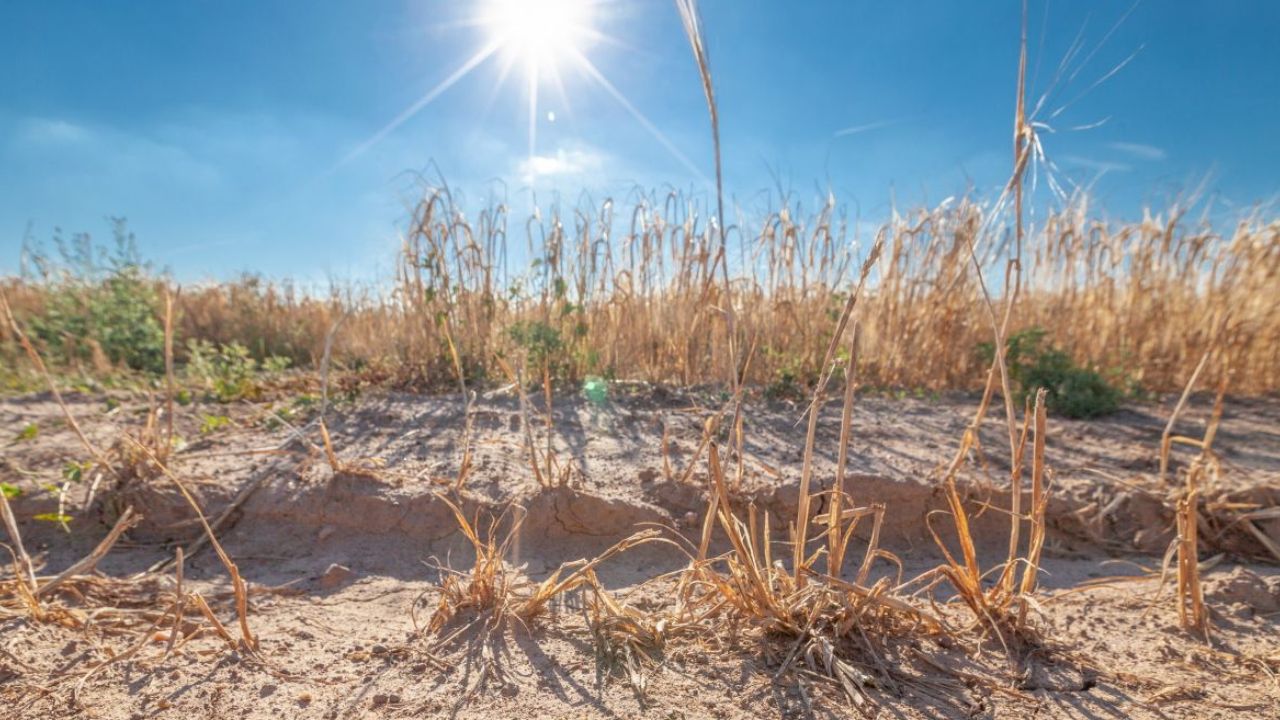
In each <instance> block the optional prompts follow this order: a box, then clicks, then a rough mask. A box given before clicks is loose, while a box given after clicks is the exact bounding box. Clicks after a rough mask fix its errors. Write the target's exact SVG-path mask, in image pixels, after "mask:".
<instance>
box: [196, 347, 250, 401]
mask: <svg viewBox="0 0 1280 720" xmlns="http://www.w3.org/2000/svg"><path fill="white" fill-rule="evenodd" d="M257 370H258V362H257V361H256V360H254V359H253V357H252V356H250V354H249V349H248V348H246V347H245V346H244V345H241V344H240V343H237V342H233V343H231V344H230V345H214V344H213V343H211V342H209V341H207V340H190V341H188V342H187V374H188V375H190V376H191V377H193V378H195V379H196V380H198V381H199V382H200V383H201V384H202V385H203V386H204V389H205V390H206V391H207V392H208V393H209V395H210V396H211V397H212V398H213V399H215V400H217V401H218V402H222V403H227V402H232V401H233V400H239V399H241V398H246V397H253V396H255V395H257V394H258V386H257V383H256V382H254V375H255V374H256V373H257Z"/></svg>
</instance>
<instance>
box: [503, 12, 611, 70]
mask: <svg viewBox="0 0 1280 720" xmlns="http://www.w3.org/2000/svg"><path fill="white" fill-rule="evenodd" d="M591 20H592V18H591V0H489V1H488V2H487V3H486V5H485V9H484V11H483V13H482V15H481V22H482V23H483V25H484V26H485V27H487V28H488V30H489V33H490V34H491V36H492V42H494V43H495V44H496V45H497V46H498V47H499V48H500V49H501V50H502V51H503V52H504V53H506V54H508V57H509V59H510V60H513V61H516V62H519V63H521V64H523V65H524V66H525V69H526V71H529V72H533V73H536V72H537V68H538V67H539V66H544V67H545V66H551V67H554V65H555V63H556V60H557V59H558V58H560V57H563V56H567V55H573V54H576V53H580V52H581V51H582V50H583V49H584V47H585V46H586V45H587V44H588V43H589V41H590V40H591V39H592V37H593V35H594V32H593V31H592V28H591Z"/></svg>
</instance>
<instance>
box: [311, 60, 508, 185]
mask: <svg viewBox="0 0 1280 720" xmlns="http://www.w3.org/2000/svg"><path fill="white" fill-rule="evenodd" d="M499 47H500V45H499V43H497V42H496V41H495V42H491V43H489V44H488V45H485V46H484V47H482V48H480V50H478V51H477V52H476V53H475V54H474V55H472V56H471V57H470V58H468V59H467V61H466V62H464V63H463V64H462V65H460V66H458V69H457V70H454V71H453V73H452V74H450V75H449V77H447V78H445V79H444V80H442V81H440V84H439V85H436V86H435V87H433V88H431V90H429V91H427V93H426V94H425V95H423V96H422V97H420V98H418V99H417V100H416V101H414V103H413V104H412V105H410V106H409V107H407V108H405V109H404V110H403V111H402V112H401V113H400V114H399V115H397V116H395V118H394V119H392V120H391V122H389V123H387V124H386V125H384V126H383V127H382V129H381V130H379V131H378V132H376V133H374V134H373V135H371V136H369V138H368V139H367V140H365V141H364V142H362V143H360V144H359V145H357V146H356V147H355V148H354V149H352V150H351V152H349V153H347V154H346V155H344V156H343V157H342V159H341V160H339V161H338V162H337V164H335V165H334V166H333V168H331V169H330V171H329V172H333V171H334V170H337V169H338V168H340V167H342V166H343V165H346V164H347V163H349V162H351V161H352V160H354V159H356V158H357V157H359V156H361V155H363V154H364V153H365V152H367V151H368V150H369V148H371V147H373V146H374V145H377V144H378V143H379V142H381V141H382V139H383V138H385V137H386V136H387V135H390V134H391V133H392V132H393V131H395V129H396V128H398V127H400V126H401V125H403V124H405V122H407V121H408V120H409V118H412V117H413V116H414V115H417V114H418V112H419V111H421V110H422V109H423V108H425V107H426V106H428V105H430V104H431V103H432V102H434V101H435V99H436V98H438V97H440V96H441V95H442V94H444V91H446V90H448V89H449V88H451V87H453V86H454V85H456V84H457V83H458V81H459V80H461V79H462V78H464V77H466V76H467V74H468V73H470V72H471V71H472V70H474V69H476V67H477V66H479V65H480V63H482V62H484V61H485V60H488V59H489V57H490V56H491V55H493V54H494V53H495V52H497V51H498V48H499Z"/></svg>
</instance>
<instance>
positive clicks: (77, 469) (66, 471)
mask: <svg viewBox="0 0 1280 720" xmlns="http://www.w3.org/2000/svg"><path fill="white" fill-rule="evenodd" d="M92 467H93V461H91V460H86V461H84V462H78V463H77V462H69V463H67V464H65V465H63V466H62V479H63V480H66V481H67V482H69V483H78V482H80V481H81V480H83V479H84V474H85V473H87V472H89V470H90V469H91V468H92ZM55 490H56V488H55Z"/></svg>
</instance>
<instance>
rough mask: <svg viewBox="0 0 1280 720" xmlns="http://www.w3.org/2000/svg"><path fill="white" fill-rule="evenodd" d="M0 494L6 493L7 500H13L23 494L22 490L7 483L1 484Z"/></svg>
mask: <svg viewBox="0 0 1280 720" xmlns="http://www.w3.org/2000/svg"><path fill="white" fill-rule="evenodd" d="M0 493H4V496H5V498H6V499H8V500H12V499H14V498H16V497H18V496H19V495H21V494H22V488H20V487H18V486H17V485H11V484H9V483H7V482H0Z"/></svg>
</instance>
